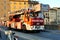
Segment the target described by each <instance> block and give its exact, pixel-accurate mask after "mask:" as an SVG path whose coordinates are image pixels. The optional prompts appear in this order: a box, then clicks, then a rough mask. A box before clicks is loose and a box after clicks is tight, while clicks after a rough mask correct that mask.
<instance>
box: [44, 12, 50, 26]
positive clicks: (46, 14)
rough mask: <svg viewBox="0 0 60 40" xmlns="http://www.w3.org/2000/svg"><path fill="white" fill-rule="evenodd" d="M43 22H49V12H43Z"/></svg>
mask: <svg viewBox="0 0 60 40" xmlns="http://www.w3.org/2000/svg"><path fill="white" fill-rule="evenodd" d="M44 24H45V25H48V24H49V12H44Z"/></svg>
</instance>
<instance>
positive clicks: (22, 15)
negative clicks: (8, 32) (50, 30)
mask: <svg viewBox="0 0 60 40" xmlns="http://www.w3.org/2000/svg"><path fill="white" fill-rule="evenodd" d="M6 26H7V27H8V28H9V29H11V28H13V29H19V30H28V31H40V30H44V17H43V14H42V13H41V12H40V11H34V10H32V9H28V10H24V11H23V12H21V11H16V12H14V13H12V14H10V15H9V21H7V23H6Z"/></svg>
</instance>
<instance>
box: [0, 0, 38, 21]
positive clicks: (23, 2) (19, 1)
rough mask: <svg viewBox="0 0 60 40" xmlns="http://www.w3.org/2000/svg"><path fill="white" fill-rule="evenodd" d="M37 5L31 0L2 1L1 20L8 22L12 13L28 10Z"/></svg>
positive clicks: (0, 0)
mask: <svg viewBox="0 0 60 40" xmlns="http://www.w3.org/2000/svg"><path fill="white" fill-rule="evenodd" d="M37 3H38V2H36V1H30V0H0V20H3V21H5V20H8V19H9V18H8V17H9V16H8V15H9V14H10V12H14V11H18V10H21V9H27V8H29V7H30V6H31V5H34V4H37ZM31 7H32V6H31Z"/></svg>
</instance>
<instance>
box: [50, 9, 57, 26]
mask: <svg viewBox="0 0 60 40" xmlns="http://www.w3.org/2000/svg"><path fill="white" fill-rule="evenodd" d="M49 24H53V25H54V24H57V10H55V9H53V8H51V9H50V10H49Z"/></svg>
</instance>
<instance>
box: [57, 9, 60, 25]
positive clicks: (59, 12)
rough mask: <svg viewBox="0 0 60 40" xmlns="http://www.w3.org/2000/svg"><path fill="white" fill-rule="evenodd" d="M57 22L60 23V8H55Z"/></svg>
mask: <svg viewBox="0 0 60 40" xmlns="http://www.w3.org/2000/svg"><path fill="white" fill-rule="evenodd" d="M57 24H60V8H57Z"/></svg>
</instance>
